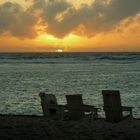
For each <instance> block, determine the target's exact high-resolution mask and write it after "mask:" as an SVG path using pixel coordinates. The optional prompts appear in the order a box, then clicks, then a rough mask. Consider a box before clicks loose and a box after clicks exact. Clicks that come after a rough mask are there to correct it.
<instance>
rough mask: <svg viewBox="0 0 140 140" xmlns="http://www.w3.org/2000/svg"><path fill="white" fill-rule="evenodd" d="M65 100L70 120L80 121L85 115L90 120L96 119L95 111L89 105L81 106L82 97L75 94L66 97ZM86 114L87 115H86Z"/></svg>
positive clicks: (95, 109)
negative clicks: (88, 116)
mask: <svg viewBox="0 0 140 140" xmlns="http://www.w3.org/2000/svg"><path fill="white" fill-rule="evenodd" d="M66 100H67V109H68V116H69V118H70V119H72V120H80V119H82V118H84V117H86V115H90V119H93V118H97V117H98V114H97V110H98V108H95V107H94V106H91V105H85V104H83V100H82V95H81V94H75V95H66ZM86 113H88V114H86Z"/></svg>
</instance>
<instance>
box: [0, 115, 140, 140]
mask: <svg viewBox="0 0 140 140" xmlns="http://www.w3.org/2000/svg"><path fill="white" fill-rule="evenodd" d="M0 140H140V120H138V119H133V120H130V119H127V120H124V121H122V122H119V123H115V124H112V123H108V122H105V121H104V119H99V120H94V121H89V120H87V119H84V120H80V121H58V120H53V121H52V120H45V119H44V118H43V117H37V116H10V115H0Z"/></svg>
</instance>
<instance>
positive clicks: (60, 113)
mask: <svg viewBox="0 0 140 140" xmlns="http://www.w3.org/2000/svg"><path fill="white" fill-rule="evenodd" d="M39 96H40V98H41V106H42V111H43V114H44V117H45V118H47V119H50V118H51V119H56V118H59V119H62V120H63V119H64V110H65V105H58V103H57V99H56V97H55V95H54V94H46V93H40V94H39Z"/></svg>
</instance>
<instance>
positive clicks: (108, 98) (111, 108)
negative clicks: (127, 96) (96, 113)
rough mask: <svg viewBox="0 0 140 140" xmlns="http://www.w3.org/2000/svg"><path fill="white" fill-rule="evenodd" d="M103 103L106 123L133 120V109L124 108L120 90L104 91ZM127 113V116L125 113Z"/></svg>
mask: <svg viewBox="0 0 140 140" xmlns="http://www.w3.org/2000/svg"><path fill="white" fill-rule="evenodd" d="M102 95H103V102H104V111H105V116H106V121H109V122H119V121H121V120H123V119H126V118H128V117H131V118H133V116H132V109H133V107H128V106H122V105H121V98H120V92H119V90H103V91H102ZM124 111H126V112H127V115H126V114H123V112H124Z"/></svg>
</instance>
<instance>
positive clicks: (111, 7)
mask: <svg viewBox="0 0 140 140" xmlns="http://www.w3.org/2000/svg"><path fill="white" fill-rule="evenodd" d="M8 1H9V2H8ZM25 7H26V8H25ZM139 25H140V1H138V0H134V1H133V2H131V1H129V0H126V1H125V2H124V1H122V0H104V1H99V0H86V1H85V0H77V1H75V0H39V1H38V0H30V1H26V0H19V1H16V0H1V1H0V51H10V52H11V51H13V52H14V51H22V52H23V51H25V52H26V51H29V52H32V51H33V52H34V51H35V52H49V51H51V52H62V51H63V52H69V51H86V52H88V51H140V39H139V38H140V28H139Z"/></svg>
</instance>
